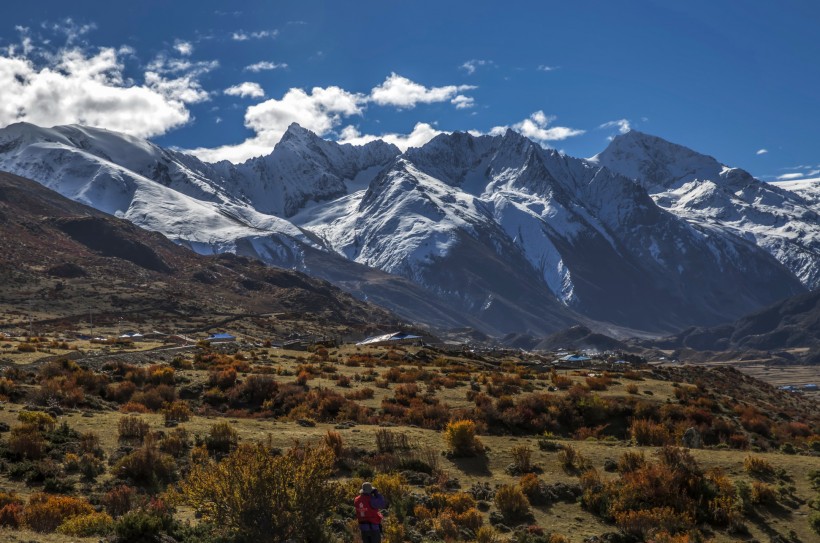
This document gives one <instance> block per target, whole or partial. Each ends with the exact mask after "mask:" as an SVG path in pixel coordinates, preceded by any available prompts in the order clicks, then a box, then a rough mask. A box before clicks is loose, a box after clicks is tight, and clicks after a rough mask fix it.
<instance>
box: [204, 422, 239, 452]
mask: <svg viewBox="0 0 820 543" xmlns="http://www.w3.org/2000/svg"><path fill="white" fill-rule="evenodd" d="M237 443H239V434H238V433H237V432H236V430H234V429H233V428H231V425H230V424H228V423H227V422H217V423H216V424H214V425H212V426H211V429H210V430H209V431H208V435H207V436H206V437H205V446H206V447H208V450H209V451H210V452H212V453H217V454H227V453H229V452H231V451H232V450H233V449H235V448H236V445H237Z"/></svg>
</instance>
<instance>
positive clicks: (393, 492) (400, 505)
mask: <svg viewBox="0 0 820 543" xmlns="http://www.w3.org/2000/svg"><path fill="white" fill-rule="evenodd" d="M373 487H374V488H377V489H379V493H381V494H383V495H384V497H385V498H386V499H387V503H388V504H389V505H390V508H391V510H392V511H393V512H394V513H395V514H396V517H397V518H398V519H399V520H403V519H404V516H405V515H406V514H408V513H409V512H410V511H411V510H412V503H411V501H412V498H411V496H410V489H409V488H408V486H407V481H405V480H404V477H402V476H401V475H400V474H398V473H379V474H378V475H376V476H375V477H374V478H373Z"/></svg>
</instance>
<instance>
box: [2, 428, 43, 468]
mask: <svg viewBox="0 0 820 543" xmlns="http://www.w3.org/2000/svg"><path fill="white" fill-rule="evenodd" d="M7 447H8V450H9V452H10V453H11V454H12V455H13V456H15V457H18V458H25V459H28V460H39V459H40V458H42V457H43V456H45V453H46V440H45V439H44V438H43V436H42V434H41V433H40V431H39V430H38V429H37V427H36V426H30V425H23V426H17V427H16V428H12V430H11V435H9V437H8V442H7Z"/></svg>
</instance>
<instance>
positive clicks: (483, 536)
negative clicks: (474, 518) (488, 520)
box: [475, 526, 500, 543]
mask: <svg viewBox="0 0 820 543" xmlns="http://www.w3.org/2000/svg"><path fill="white" fill-rule="evenodd" d="M475 541H476V543H498V542H499V541H500V540H499V538H498V534H497V533H496V531H495V528H493V527H492V526H482V527H481V528H479V529H478V530H476V532H475Z"/></svg>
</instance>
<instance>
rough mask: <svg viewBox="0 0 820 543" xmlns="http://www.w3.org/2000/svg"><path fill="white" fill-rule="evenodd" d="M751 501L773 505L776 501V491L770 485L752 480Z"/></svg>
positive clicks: (757, 503)
mask: <svg viewBox="0 0 820 543" xmlns="http://www.w3.org/2000/svg"><path fill="white" fill-rule="evenodd" d="M752 503H753V504H756V505H774V504H776V503H777V492H776V491H775V489H774V488H773V487H772V486H771V485H767V484H766V483H761V482H760V481H753V482H752Z"/></svg>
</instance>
